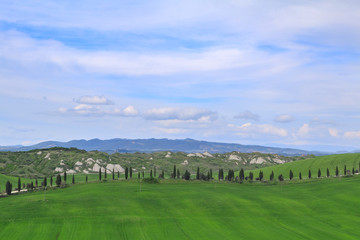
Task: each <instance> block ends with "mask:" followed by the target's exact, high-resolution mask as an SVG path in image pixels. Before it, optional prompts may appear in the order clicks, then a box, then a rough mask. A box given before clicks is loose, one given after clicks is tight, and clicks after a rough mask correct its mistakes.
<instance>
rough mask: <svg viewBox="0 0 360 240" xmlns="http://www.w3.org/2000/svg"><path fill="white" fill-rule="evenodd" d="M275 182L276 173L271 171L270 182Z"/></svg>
mask: <svg viewBox="0 0 360 240" xmlns="http://www.w3.org/2000/svg"><path fill="white" fill-rule="evenodd" d="M272 180H274V171H271V173H270V181H272Z"/></svg>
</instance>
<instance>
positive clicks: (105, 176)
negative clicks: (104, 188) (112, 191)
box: [104, 168, 107, 180]
mask: <svg viewBox="0 0 360 240" xmlns="http://www.w3.org/2000/svg"><path fill="white" fill-rule="evenodd" d="M104 178H105V180H106V178H107V172H106V168H104Z"/></svg>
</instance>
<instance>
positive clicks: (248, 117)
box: [234, 111, 260, 121]
mask: <svg viewBox="0 0 360 240" xmlns="http://www.w3.org/2000/svg"><path fill="white" fill-rule="evenodd" d="M234 118H238V119H246V120H254V121H259V119H260V117H259V115H257V114H255V113H252V112H250V111H245V112H240V113H239V114H237V115H236V116H234Z"/></svg>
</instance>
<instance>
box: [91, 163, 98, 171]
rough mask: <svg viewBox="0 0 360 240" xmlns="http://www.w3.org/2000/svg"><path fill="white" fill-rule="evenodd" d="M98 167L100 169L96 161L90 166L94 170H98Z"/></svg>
mask: <svg viewBox="0 0 360 240" xmlns="http://www.w3.org/2000/svg"><path fill="white" fill-rule="evenodd" d="M99 169H100V165H99V164H97V163H95V164H94V166H93V168H92V170H93V171H94V172H98V171H99Z"/></svg>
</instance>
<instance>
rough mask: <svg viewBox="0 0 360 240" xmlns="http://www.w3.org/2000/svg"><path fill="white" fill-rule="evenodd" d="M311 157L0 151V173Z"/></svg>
mask: <svg viewBox="0 0 360 240" xmlns="http://www.w3.org/2000/svg"><path fill="white" fill-rule="evenodd" d="M309 157H312V156H301V157H294V156H292V157H286V156H279V155H277V154H263V153H257V152H255V153H240V152H230V153H226V154H219V153H217V154H210V153H208V152H205V153H193V154H187V153H183V152H155V153H114V154H108V153H104V152H98V151H90V152H86V151H84V150H78V149H75V148H50V149H41V150H31V151H27V152H0V173H2V174H6V175H11V176H21V177H27V178H35V177H44V176H50V175H54V174H56V173H58V172H60V173H61V172H63V171H67V172H68V173H69V174H73V173H85V174H88V173H97V172H98V171H99V168H102V169H105V168H106V169H107V171H108V172H109V173H110V172H112V169H115V171H116V172H117V171H119V172H120V173H121V172H123V171H124V169H125V167H130V166H131V167H132V168H133V170H134V172H138V171H145V172H149V171H150V169H153V168H154V167H156V168H157V169H159V170H160V169H164V170H165V173H166V175H169V174H170V173H171V171H172V169H173V166H174V165H176V166H177V168H179V169H180V170H181V172H184V171H185V170H186V169H187V170H189V171H191V172H193V173H194V172H195V171H196V169H197V167H200V169H201V170H202V171H204V172H206V171H208V170H209V169H210V168H212V169H213V170H214V171H215V170H217V169H218V168H224V169H234V170H238V169H240V168H241V167H243V168H245V169H254V168H259V167H264V166H272V165H277V164H281V163H285V162H290V161H297V160H301V159H305V158H309Z"/></svg>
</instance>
